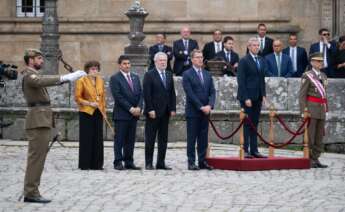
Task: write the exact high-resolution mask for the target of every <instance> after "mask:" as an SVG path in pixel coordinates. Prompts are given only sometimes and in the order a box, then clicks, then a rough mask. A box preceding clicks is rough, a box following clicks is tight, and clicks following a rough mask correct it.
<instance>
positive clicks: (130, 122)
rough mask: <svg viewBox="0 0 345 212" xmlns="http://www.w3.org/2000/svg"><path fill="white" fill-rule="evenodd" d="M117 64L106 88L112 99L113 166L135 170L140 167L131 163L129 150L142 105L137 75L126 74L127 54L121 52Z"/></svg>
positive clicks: (132, 150) (129, 66)
mask: <svg viewBox="0 0 345 212" xmlns="http://www.w3.org/2000/svg"><path fill="white" fill-rule="evenodd" d="M118 64H119V68H120V71H119V72H118V73H116V74H114V75H112V76H111V78H110V89H111V93H112V95H113V98H114V101H115V104H114V110H113V120H114V123H115V130H116V133H115V136H114V154H115V160H114V169H117V170H123V169H133V170H138V169H140V167H137V166H135V165H134V160H133V153H134V143H135V135H136V129H137V121H138V119H139V117H140V114H141V108H142V106H143V98H142V92H141V86H140V79H139V76H138V75H136V74H133V73H130V68H131V63H130V61H129V57H127V56H124V55H121V56H120V57H119V59H118ZM122 161H124V166H123V164H122Z"/></svg>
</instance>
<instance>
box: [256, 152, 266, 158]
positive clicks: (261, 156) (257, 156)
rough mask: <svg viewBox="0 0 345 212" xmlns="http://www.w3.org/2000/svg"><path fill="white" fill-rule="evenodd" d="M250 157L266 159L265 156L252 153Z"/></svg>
mask: <svg viewBox="0 0 345 212" xmlns="http://www.w3.org/2000/svg"><path fill="white" fill-rule="evenodd" d="M252 156H253V157H254V158H267V156H265V155H262V154H260V153H258V152H257V153H254V154H252Z"/></svg>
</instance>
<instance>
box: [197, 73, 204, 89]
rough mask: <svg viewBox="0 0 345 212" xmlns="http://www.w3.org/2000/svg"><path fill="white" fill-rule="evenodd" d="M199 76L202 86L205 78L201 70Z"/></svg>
mask: <svg viewBox="0 0 345 212" xmlns="http://www.w3.org/2000/svg"><path fill="white" fill-rule="evenodd" d="M198 76H199V79H200V82H201V84H203V85H204V78H203V77H202V72H201V70H200V69H199V70H198Z"/></svg>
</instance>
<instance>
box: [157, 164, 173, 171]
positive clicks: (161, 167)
mask: <svg viewBox="0 0 345 212" xmlns="http://www.w3.org/2000/svg"><path fill="white" fill-rule="evenodd" d="M156 169H163V170H172V168H170V167H169V166H166V165H163V166H159V165H156Z"/></svg>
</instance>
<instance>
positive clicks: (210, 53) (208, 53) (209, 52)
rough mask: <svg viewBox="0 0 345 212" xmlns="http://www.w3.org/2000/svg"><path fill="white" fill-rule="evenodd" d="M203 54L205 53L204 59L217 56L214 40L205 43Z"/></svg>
mask: <svg viewBox="0 0 345 212" xmlns="http://www.w3.org/2000/svg"><path fill="white" fill-rule="evenodd" d="M221 48H222V49H223V44H221ZM202 54H203V55H204V61H205V60H211V59H213V58H215V56H216V49H215V48H214V41H212V42H208V43H206V44H205V46H204V48H203V50H202Z"/></svg>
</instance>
